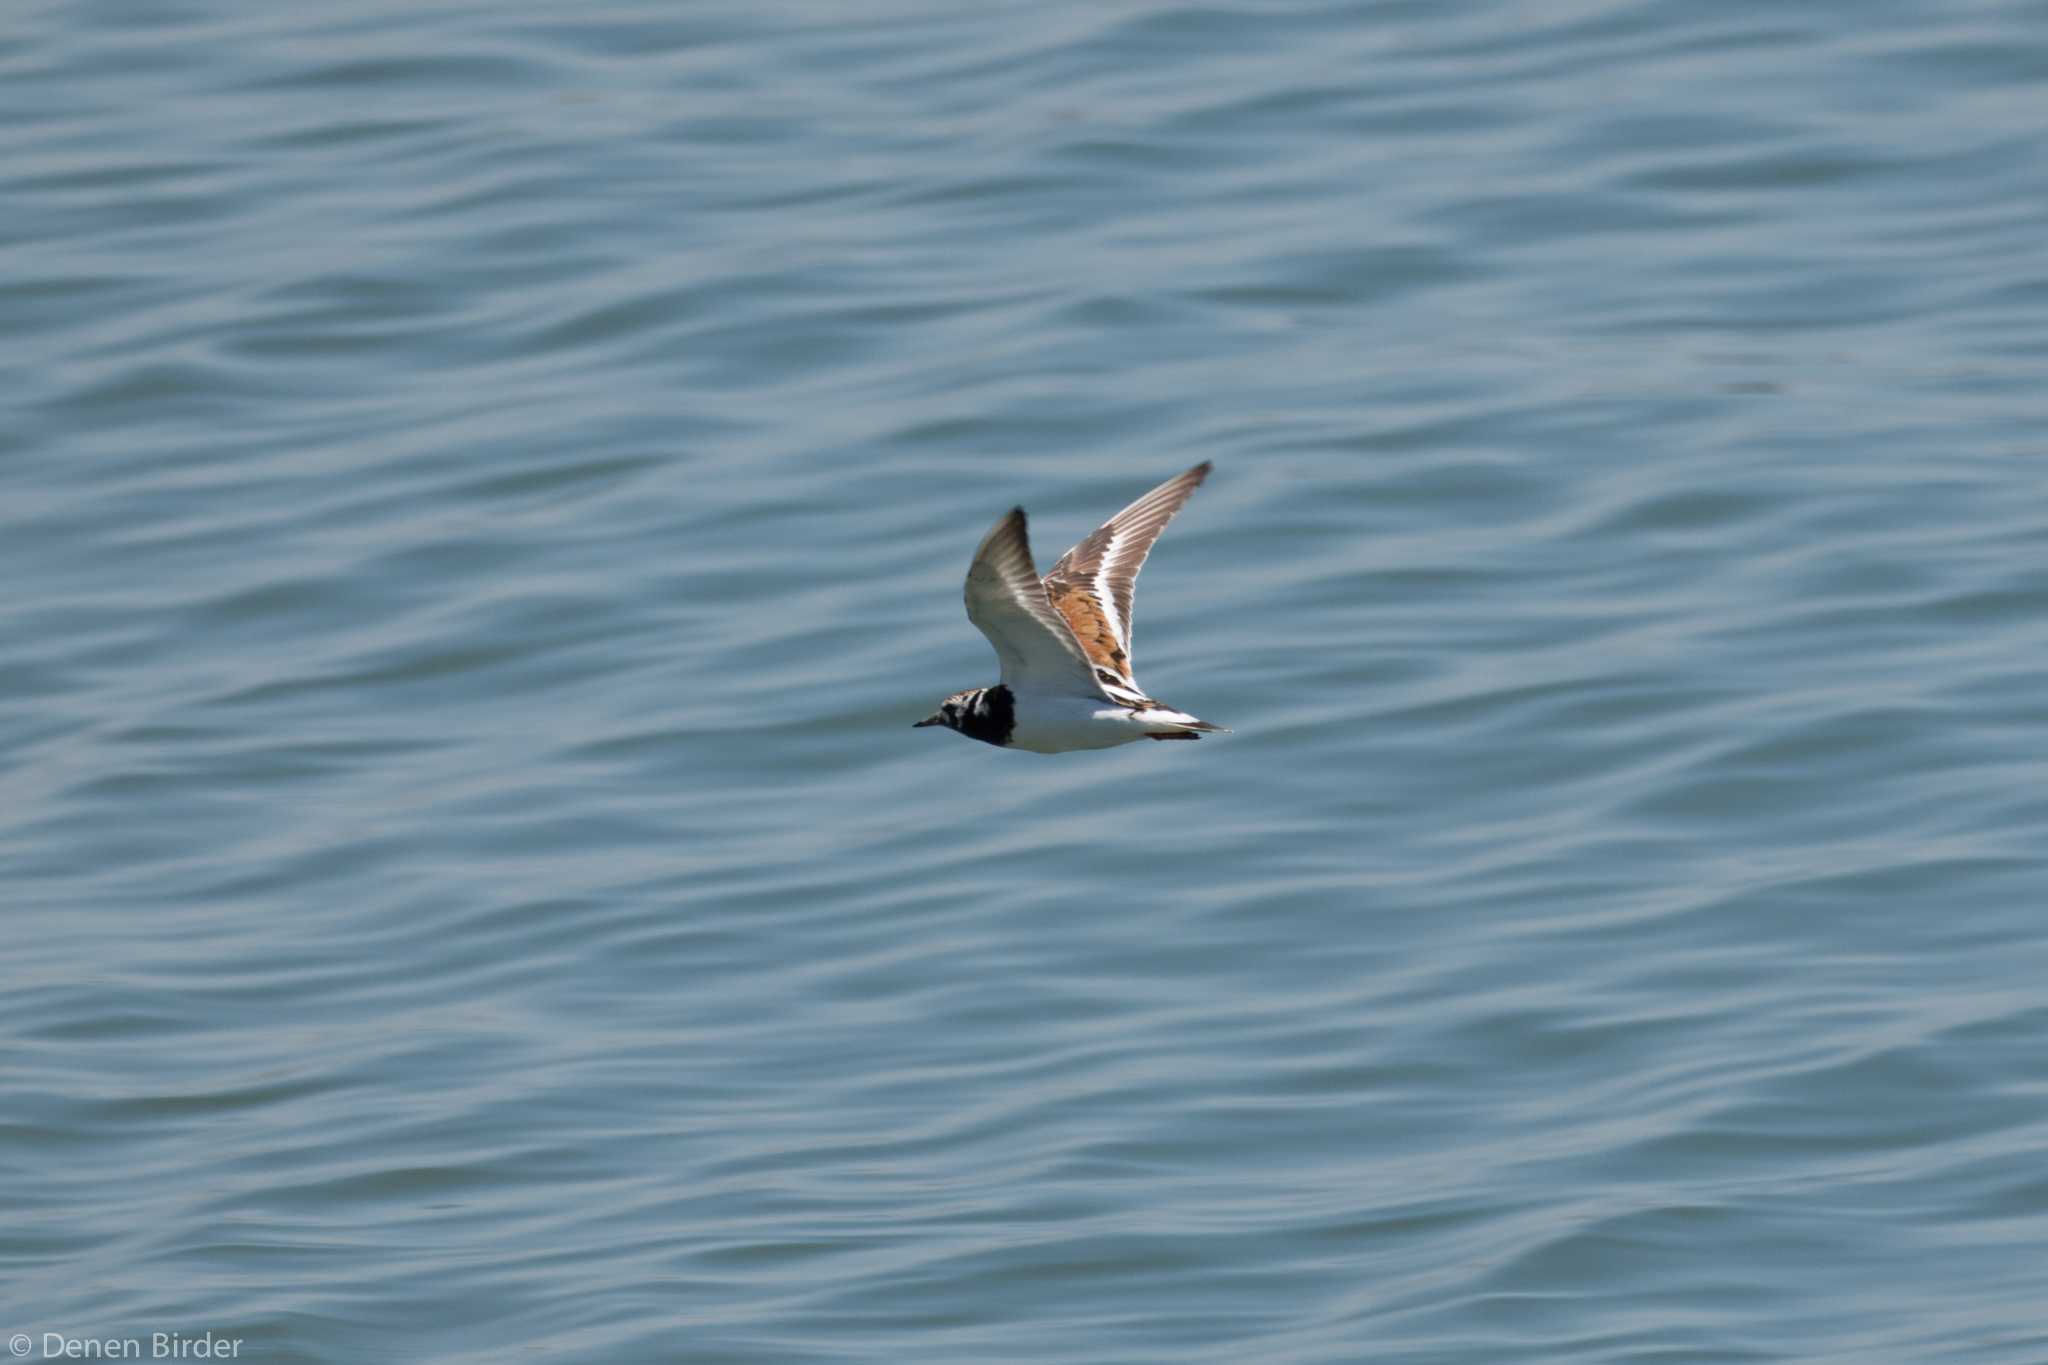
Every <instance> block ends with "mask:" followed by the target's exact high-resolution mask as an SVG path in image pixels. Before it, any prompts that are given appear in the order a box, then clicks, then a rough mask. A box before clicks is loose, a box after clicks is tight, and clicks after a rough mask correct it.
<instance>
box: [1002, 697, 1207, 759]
mask: <svg viewBox="0 0 2048 1365" xmlns="http://www.w3.org/2000/svg"><path fill="white" fill-rule="evenodd" d="M1193 719H1194V717H1192V716H1183V715H1181V714H1180V712H1178V711H1166V710H1157V711H1132V710H1130V709H1129V708H1127V707H1122V706H1116V705H1112V704H1111V703H1109V702H1106V701H1103V700H1101V699H1100V698H1088V697H1061V696H1050V697H1043V696H1041V697H1019V698H1017V716H1016V728H1015V729H1013V730H1012V731H1011V732H1010V747H1011V748H1012V749H1028V750H1030V751H1031V752H1032V753H1035V754H1063V753H1066V752H1067V751H1068V750H1070V749H1108V748H1111V747H1113V746H1115V745H1118V744H1129V743H1130V742H1131V741H1132V740H1134V739H1143V738H1144V737H1145V736H1146V735H1148V734H1154V733H1165V732H1167V731H1171V730H1173V729H1176V728H1178V727H1177V725H1176V723H1175V722H1179V723H1180V724H1185V723H1186V722H1188V721H1190V720H1193Z"/></svg>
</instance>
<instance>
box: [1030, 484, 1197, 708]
mask: <svg viewBox="0 0 2048 1365" xmlns="http://www.w3.org/2000/svg"><path fill="white" fill-rule="evenodd" d="M1208 477H1209V462H1208V461H1207V460H1204V461H1202V463H1200V464H1198V465H1196V466H1195V467H1194V468H1193V469H1190V470H1189V471H1188V472H1187V473H1185V474H1181V475H1178V476H1176V477H1174V478H1171V479H1168V480H1167V481H1166V482H1165V483H1162V484H1160V485H1159V486H1158V487H1157V488H1155V489H1153V490H1152V491H1151V492H1150V493H1147V494H1146V495H1145V496H1144V497H1142V498H1139V499H1138V500H1137V501H1136V502H1134V503H1132V504H1131V505H1130V506H1129V507H1126V508H1125V509H1124V510H1123V511H1121V512H1119V513H1117V514H1116V515H1115V516H1113V517H1111V518H1110V519H1109V520H1108V521H1105V522H1104V523H1102V525H1101V526H1100V527H1098V528H1097V529H1096V530H1095V532H1094V533H1093V534H1092V535H1090V536H1089V537H1088V538H1087V539H1086V540H1084V541H1082V542H1081V543H1080V544H1079V545H1076V546H1075V547H1074V548H1073V549H1071V550H1069V551H1067V552H1066V553H1065V554H1063V555H1061V556H1060V562H1059V563H1057V564H1055V565H1053V566H1052V572H1051V573H1049V574H1047V575H1046V576H1045V595H1046V597H1047V599H1048V600H1050V601H1051V602H1052V604H1053V607H1054V608H1055V609H1056V610H1058V612H1059V614H1060V616H1061V617H1062V618H1063V619H1065V621H1066V623H1067V625H1068V626H1070V627H1071V628H1072V629H1073V632H1074V636H1075V638H1076V639H1078V640H1079V641H1080V642H1081V647H1082V648H1083V649H1084V650H1086V651H1087V653H1088V659H1089V662H1090V663H1091V664H1092V665H1093V666H1095V667H1097V668H1106V669H1110V670H1112V671H1114V672H1115V673H1116V674H1117V676H1118V677H1119V678H1120V679H1121V680H1122V681H1123V682H1124V683H1126V684H1128V685H1129V686H1130V687H1131V688H1133V689H1136V688H1137V680H1136V679H1135V678H1133V677H1132V676H1131V595H1132V590H1133V589H1134V587H1135V586H1136V584H1137V581H1138V570H1139V569H1142V568H1143V567H1145V556H1146V555H1148V554H1150V553H1151V552H1152V542H1153V541H1155V540H1157V539H1159V533H1160V532H1161V531H1164V530H1165V529H1166V523H1167V522H1169V521H1172V520H1173V514H1174V513H1175V512H1178V511H1180V509H1181V504H1182V503H1184V502H1186V501H1187V500H1188V496H1189V495H1190V494H1191V493H1193V492H1194V491H1195V490H1196V489H1197V488H1199V487H1201V485H1202V480H1204V479H1206V478H1208Z"/></svg>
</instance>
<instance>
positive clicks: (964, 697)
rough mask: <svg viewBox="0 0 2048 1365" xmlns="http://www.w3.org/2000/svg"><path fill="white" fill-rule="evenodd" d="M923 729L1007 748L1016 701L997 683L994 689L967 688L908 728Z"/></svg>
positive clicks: (1005, 688) (1015, 718) (1013, 725)
mask: <svg viewBox="0 0 2048 1365" xmlns="http://www.w3.org/2000/svg"><path fill="white" fill-rule="evenodd" d="M927 725H943V726H945V727H946V728H947V729H948V730H958V731H959V732H960V733H961V734H963V735H965V736H967V737H968V738H969V739H978V740H980V741H981V742H982V743H984V744H994V745H998V746H1000V745H1004V744H1008V743H1009V742H1010V735H1011V732H1013V731H1014V730H1015V729H1016V728H1017V706H1016V699H1015V698H1013V697H1012V696H1011V695H1010V689H1009V688H1007V687H1005V686H1003V685H1002V684H1001V683H997V684H996V685H995V686H994V687H970V688H968V689H967V690H966V691H965V692H955V693H954V694H953V695H952V696H950V697H948V698H946V699H945V700H944V701H942V702H940V703H939V709H938V710H936V711H934V712H932V713H931V714H930V715H929V716H926V717H925V718H924V719H923V720H921V721H919V722H917V724H915V725H913V726H911V727H910V728H911V729H913V730H922V729H923V728H924V727H925V726H927Z"/></svg>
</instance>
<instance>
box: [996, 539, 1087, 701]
mask: <svg viewBox="0 0 2048 1365" xmlns="http://www.w3.org/2000/svg"><path fill="white" fill-rule="evenodd" d="M967 619H968V620H970V621H972V622H974V625H975V628H976V629H978V630H979V631H980V632H981V633H982V634H983V635H986V636H988V642H989V643H990V644H992V645H994V646H995V649H996V658H997V660H998V661H1000V662H1001V664H1002V666H1003V678H1002V680H1003V682H1005V683H1006V684H1008V685H1009V686H1010V687H1011V688H1012V689H1016V688H1020V687H1021V688H1029V689H1031V690H1034V691H1047V692H1067V693H1074V694H1078V695H1080V696H1100V695H1101V694H1102V688H1101V686H1100V685H1099V684H1097V682H1096V681H1095V670H1094V669H1093V668H1092V667H1090V666H1089V663H1088V656H1087V654H1085V653H1084V652H1083V651H1082V649H1081V642H1080V641H1078V640H1076V639H1075V638H1074V632H1073V631H1072V630H1070V629H1068V628H1067V623H1066V621H1065V620H1064V619H1062V618H1061V616H1060V614H1059V613H1058V612H1057V611H1054V610H1053V606H1052V603H1051V602H1050V601H1048V600H1047V598H1046V595H1045V587H1044V585H1043V584H1041V583H1040V582H1039V581H1038V569H1037V566H1035V565H1034V564H1033V563H1032V562H1031V542H1030V540H1029V539H1027V538H1026V536H1025V533H1024V509H1023V508H1021V507H1013V508H1011V509H1010V511H1009V514H1008V515H1006V516H1005V517H1004V518H1003V519H1002V520H1001V521H999V522H997V523H996V524H995V529H994V530H992V531H990V532H989V533H988V535H987V536H986V537H985V538H984V539H983V540H982V542H981V548H980V549H978V550H976V551H975V552H974V563H973V565H972V566H971V567H969V569H968V570H967Z"/></svg>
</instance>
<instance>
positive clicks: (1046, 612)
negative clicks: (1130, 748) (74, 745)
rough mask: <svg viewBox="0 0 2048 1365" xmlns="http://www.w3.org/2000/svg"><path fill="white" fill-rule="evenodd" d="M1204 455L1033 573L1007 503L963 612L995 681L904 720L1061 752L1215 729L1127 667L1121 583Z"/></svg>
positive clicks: (1020, 520)
mask: <svg viewBox="0 0 2048 1365" xmlns="http://www.w3.org/2000/svg"><path fill="white" fill-rule="evenodd" d="M1208 477H1209V462H1208V461H1207V460H1204V461H1203V462H1202V463H1200V464H1198V465H1196V466H1195V467H1194V468H1193V469H1190V470H1189V471H1188V472H1187V473H1185V474H1182V475H1180V476H1179V477H1177V478H1172V479H1168V480H1167V481H1166V482H1165V483H1162V484H1160V485H1159V487H1157V488H1155V489H1153V490H1152V491H1151V492H1150V493H1147V494H1146V495H1145V496H1144V497H1142V498H1139V499H1138V500H1137V501H1136V502H1134V503H1132V504H1131V505H1130V506H1129V507H1126V508H1125V509H1124V510H1123V511H1121V512H1119V513H1117V514H1116V515H1115V516H1113V517H1111V518H1110V519H1109V520H1108V521H1106V522H1104V523H1102V525H1101V526H1100V527H1099V528H1097V530H1096V531H1095V533H1094V534H1093V535H1091V536H1089V537H1088V538H1087V539H1086V540H1084V541H1082V542H1081V543H1080V544H1079V545H1076V546H1075V547H1074V548H1073V549H1071V550H1069V551H1067V552H1066V553H1065V554H1063V555H1061V556H1060V562H1059V563H1057V564H1055V565H1053V566H1052V572H1051V573H1049V574H1047V575H1046V576H1045V577H1044V578H1043V579H1040V578H1039V576H1038V568H1037V566H1036V565H1034V564H1033V563H1032V560H1031V542H1030V541H1029V540H1027V539H1026V538H1025V535H1024V509H1023V508H1021V507H1013V508H1011V509H1010V512H1009V515H1008V516H1005V517H1004V518H1003V519H1002V520H1001V521H999V522H997V523H996V525H995V529H994V530H993V531H990V532H989V533H988V535H987V536H986V537H985V538H984V539H983V540H982V542H981V548H980V549H978V550H976V551H975V552H974V563H973V565H972V566H971V567H970V568H969V569H968V570H967V619H968V620H970V621H972V622H974V624H975V625H976V626H977V627H978V628H979V629H980V631H981V633H982V634H983V635H986V636H988V642H989V643H990V644H992V645H994V646H995V649H996V659H997V661H998V662H999V663H1001V665H1002V669H1003V671H1002V680H1001V681H1000V682H998V683H996V684H995V686H993V687H970V688H968V689H967V690H966V691H965V692H955V693H954V694H953V695H952V696H950V697H948V698H946V700H945V701H943V702H941V703H940V704H939V709H938V710H937V711H935V712H933V713H932V714H931V715H929V716H927V717H925V718H924V719H923V720H921V721H919V722H917V725H916V726H913V727H912V728H913V729H916V728H922V727H923V726H926V725H943V726H945V727H946V728H947V729H949V730H958V731H959V732H960V733H961V734H963V735H965V736H967V737H968V738H969V739H978V740H981V741H982V742H983V743H985V744H994V745H996V746H998V747H999V748H1004V749H1029V750H1030V751H1031V752H1033V753H1035V754H1060V753H1065V752H1067V751H1068V750H1069V749H1107V748H1109V747H1110V746H1111V745H1115V744H1128V743H1129V742H1130V741H1132V740H1134V739H1199V738H1200V737H1201V732H1202V731H1204V730H1221V729H1223V727H1222V726H1220V725H1211V724H1209V723H1208V722H1207V721H1204V720H1196V719H1195V718H1194V717H1193V716H1191V715H1188V714H1187V713H1186V712H1185V711H1176V710H1174V709H1173V708H1172V707H1171V706H1167V705H1166V704H1164V703H1163V702H1157V701H1154V700H1152V698H1150V697H1148V696H1146V695H1145V693H1144V690H1143V689H1142V688H1140V687H1139V686H1138V684H1137V681H1136V679H1134V678H1133V677H1132V676H1131V589H1132V585H1133V584H1135V583H1136V582H1137V579H1138V570H1139V569H1141V568H1143V567H1144V564H1145V556H1146V554H1147V553H1149V552H1150V551H1151V549H1152V542H1153V541H1155V540H1157V539H1159V533H1160V532H1161V531H1164V530H1165V529H1166V523H1167V522H1169V521H1172V520H1173V514H1174V513H1175V512H1178V511H1179V510H1180V506H1181V504H1182V503H1184V502H1186V501H1187V500H1188V495H1189V494H1190V493H1193V492H1194V491H1195V489H1196V488H1198V487H1200V486H1201V483H1202V480H1203V479H1206V478H1208Z"/></svg>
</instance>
